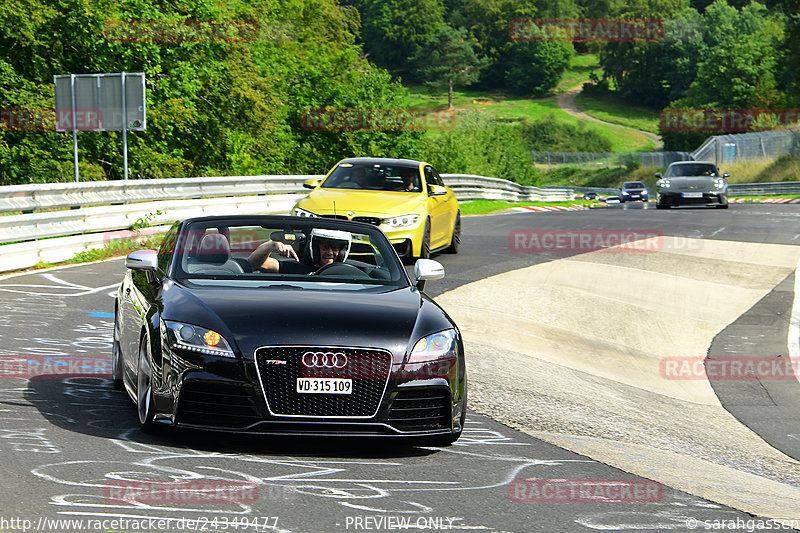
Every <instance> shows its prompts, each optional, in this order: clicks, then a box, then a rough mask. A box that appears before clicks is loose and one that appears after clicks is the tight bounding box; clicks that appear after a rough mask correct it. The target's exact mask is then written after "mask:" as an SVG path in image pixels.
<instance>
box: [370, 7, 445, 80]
mask: <svg viewBox="0 0 800 533" xmlns="http://www.w3.org/2000/svg"><path fill="white" fill-rule="evenodd" d="M354 5H356V7H358V8H359V11H360V12H361V21H362V37H363V40H364V50H365V51H366V52H367V53H368V57H369V58H370V59H372V60H373V61H374V62H375V63H376V64H378V65H380V66H382V67H384V68H387V69H389V70H391V71H392V72H405V71H406V70H407V67H408V65H407V59H408V58H409V57H411V56H413V55H415V54H416V53H417V52H418V51H419V49H420V48H422V47H423V46H424V45H425V43H426V42H427V41H428V40H429V39H430V38H431V36H433V35H434V33H435V32H436V31H437V29H438V28H439V25H441V24H442V23H443V22H444V6H443V5H442V2H441V0H360V1H358V2H354Z"/></svg>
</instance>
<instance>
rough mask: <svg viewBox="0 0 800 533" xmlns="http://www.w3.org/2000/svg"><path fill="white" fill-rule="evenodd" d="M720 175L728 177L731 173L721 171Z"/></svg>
mask: <svg viewBox="0 0 800 533" xmlns="http://www.w3.org/2000/svg"><path fill="white" fill-rule="evenodd" d="M722 177H723V178H730V177H731V173H730V172H723V173H722Z"/></svg>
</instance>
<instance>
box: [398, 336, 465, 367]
mask: <svg viewBox="0 0 800 533" xmlns="http://www.w3.org/2000/svg"><path fill="white" fill-rule="evenodd" d="M456 351H457V344H456V330H454V329H446V330H444V331H440V332H439V333H434V334H433V335H428V336H427V337H422V338H421V339H420V340H418V341H417V343H416V344H415V345H414V348H413V349H412V350H411V354H410V355H409V356H408V362H409V363H424V362H426V361H436V360H437V359H444V358H453V357H455V356H456Z"/></svg>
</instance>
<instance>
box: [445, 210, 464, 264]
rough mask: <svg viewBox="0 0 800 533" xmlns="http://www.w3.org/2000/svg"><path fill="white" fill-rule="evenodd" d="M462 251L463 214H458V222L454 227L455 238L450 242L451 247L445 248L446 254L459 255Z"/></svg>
mask: <svg viewBox="0 0 800 533" xmlns="http://www.w3.org/2000/svg"><path fill="white" fill-rule="evenodd" d="M460 249H461V213H460V212H459V213H456V222H455V224H454V225H453V238H452V239H451V240H450V246H448V247H447V248H445V250H444V253H446V254H457V253H458V251H459V250H460Z"/></svg>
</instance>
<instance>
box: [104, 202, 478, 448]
mask: <svg viewBox="0 0 800 533" xmlns="http://www.w3.org/2000/svg"><path fill="white" fill-rule="evenodd" d="M126 267H127V271H126V273H125V276H124V279H123V281H122V283H121V285H120V287H119V291H118V293H117V298H116V305H115V320H114V324H115V325H114V343H113V346H114V349H113V354H112V357H113V380H114V384H115V386H116V387H117V388H119V389H125V390H127V392H128V394H129V395H130V396H131V398H132V399H133V400H134V402H135V404H136V406H137V410H138V415H139V423H140V425H141V427H142V429H143V430H147V431H149V430H152V429H154V428H156V427H158V426H161V425H164V426H172V427H176V428H193V429H206V430H212V431H229V432H243V433H257V434H270V435H280V434H293V435H336V436H340V435H352V436H384V437H400V438H403V437H408V438H411V440H412V442H413V443H415V444H430V445H448V444H450V443H452V442H454V441H455V440H456V439H458V437H459V436H460V435H461V432H462V428H463V426H464V418H465V415H466V394H467V385H466V367H465V361H464V347H463V342H462V338H461V334H460V333H459V330H458V328H457V327H456V325H455V323H454V322H453V321H452V320H451V319H450V317H448V316H447V314H446V313H445V312H444V311H443V310H442V309H441V308H440V307H439V306H438V305H437V304H436V303H435V302H434V301H433V300H432V299H431V298H429V297H428V296H426V294H425V293H424V286H425V283H426V281H427V280H431V279H438V278H441V277H442V276H443V275H444V268H443V267H442V266H441V265H440V264H439V263H438V262H436V261H433V260H429V259H427V260H426V259H420V260H419V261H417V263H416V264H415V266H414V278H415V279H414V281H412V280H411V279H410V278H409V276H408V274H407V273H406V270H405V268H404V267H403V265H402V263H401V261H400V258H399V257H398V256H397V253H396V252H395V250H394V248H393V247H392V245H391V243H390V242H389V240H388V239H387V238H386V236H385V235H384V234H383V232H382V231H381V230H380V229H379V228H378V227H377V226H374V225H372V224H368V223H361V222H350V221H344V220H334V219H326V218H304V217H290V216H230V217H204V218H192V219H188V220H184V221H181V222H176V223H175V224H174V225H173V226H172V227H171V228H170V230H169V231H168V232H167V234H166V235H165V237H164V240H163V242H162V244H161V246H160V248H159V249H158V250H157V251H156V250H141V251H136V252H133V253H131V254H129V255H128V257H127V258H126Z"/></svg>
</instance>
